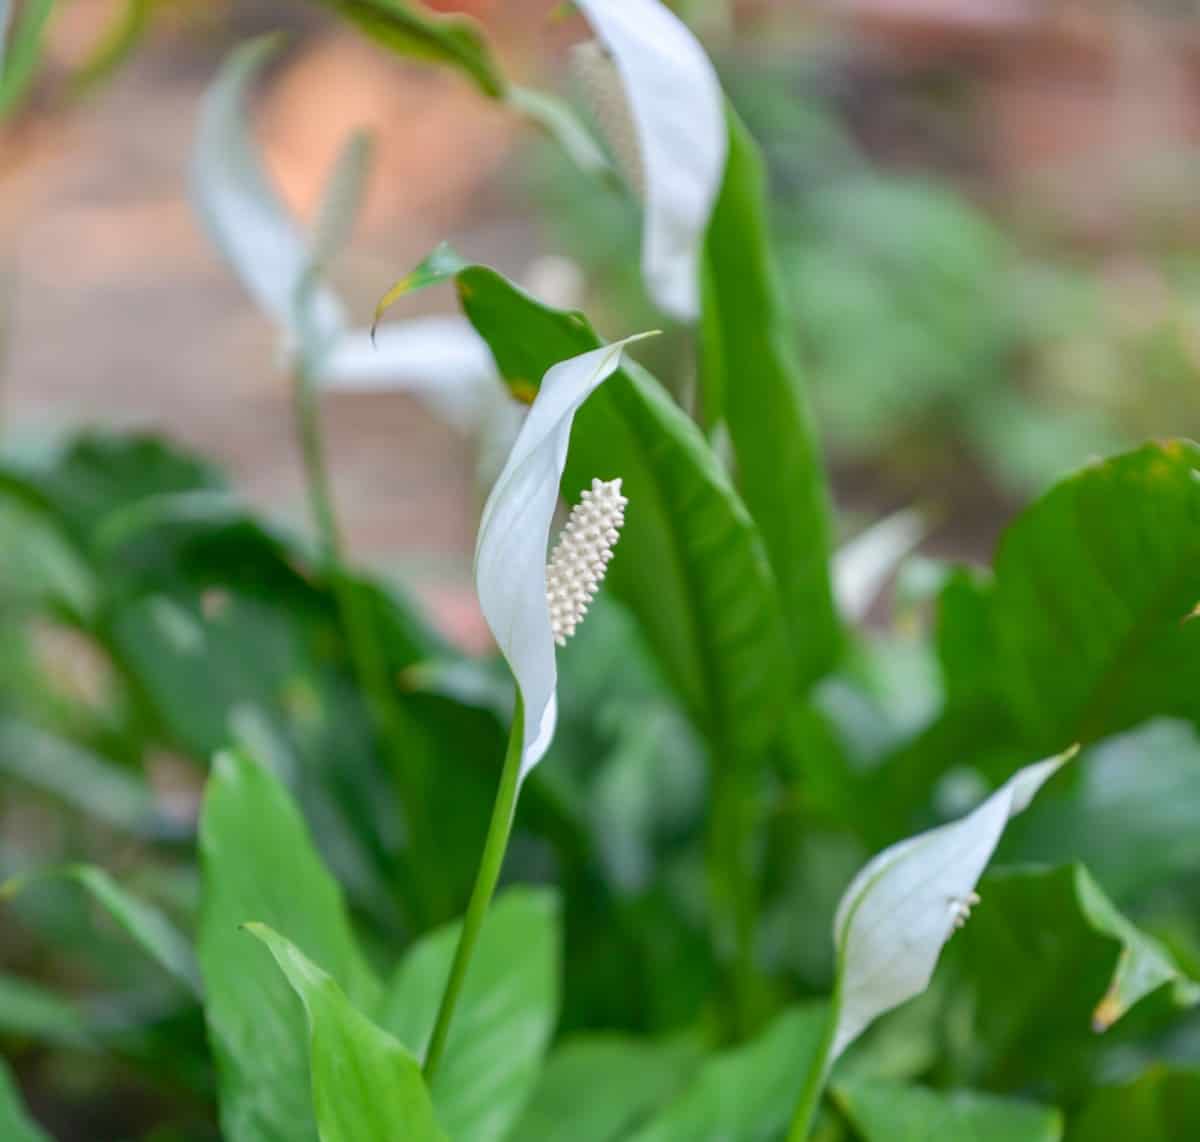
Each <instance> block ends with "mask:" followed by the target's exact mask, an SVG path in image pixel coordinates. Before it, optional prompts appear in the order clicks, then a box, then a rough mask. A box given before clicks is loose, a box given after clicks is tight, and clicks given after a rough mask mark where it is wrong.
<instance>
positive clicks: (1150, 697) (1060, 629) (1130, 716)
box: [993, 441, 1200, 748]
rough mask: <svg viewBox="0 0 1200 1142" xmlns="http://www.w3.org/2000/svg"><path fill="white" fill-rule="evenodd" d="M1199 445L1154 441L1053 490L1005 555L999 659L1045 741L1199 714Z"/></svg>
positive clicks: (1001, 555) (1000, 576)
mask: <svg viewBox="0 0 1200 1142" xmlns="http://www.w3.org/2000/svg"><path fill="white" fill-rule="evenodd" d="M1198 473H1200V446H1197V445H1195V444H1191V443H1189V442H1186V441H1173V442H1169V443H1164V444H1147V445H1145V446H1143V447H1142V448H1139V449H1137V450H1136V451H1134V452H1129V453H1126V454H1124V455H1121V456H1116V457H1114V458H1113V459H1111V460H1106V461H1104V462H1102V463H1097V464H1093V465H1090V466H1089V467H1086V468H1084V469H1083V470H1082V471H1080V472H1079V473H1077V474H1076V475H1074V476H1071V477H1070V478H1069V479H1066V480H1064V481H1063V482H1062V483H1060V484H1058V485H1057V486H1056V487H1054V488H1053V489H1052V490H1051V491H1050V492H1048V493H1047V494H1046V495H1045V496H1043V497H1042V498H1041V499H1040V500H1038V501H1037V502H1036V503H1035V504H1033V506H1032V507H1030V508H1029V509H1027V510H1026V511H1025V512H1023V513H1022V514H1021V515H1020V516H1019V517H1018V519H1017V520H1016V522H1015V523H1014V524H1013V525H1012V526H1011V527H1010V528H1009V529H1008V531H1007V532H1006V533H1005V535H1004V537H1003V539H1002V540H1001V543H1000V548H999V552H998V554H997V556H996V583H995V596H994V605H993V622H994V624H995V632H996V639H997V647H998V652H999V661H998V666H999V668H1000V670H1001V676H1002V678H1003V679H1004V682H1005V684H1006V687H1007V693H1008V696H1009V699H1010V701H1011V703H1012V706H1013V709H1014V711H1015V712H1016V714H1017V716H1018V718H1019V719H1020V722H1021V725H1022V727H1023V728H1024V730H1025V732H1026V734H1027V735H1028V737H1029V739H1030V741H1031V742H1033V743H1034V745H1035V748H1042V747H1043V746H1044V745H1045V744H1047V743H1049V742H1051V741H1061V740H1078V741H1083V742H1085V743H1086V742H1089V741H1094V740H1096V739H1097V738H1100V737H1103V736H1105V735H1107V734H1109V733H1114V732H1116V731H1119V730H1122V729H1126V728H1128V727H1129V726H1131V725H1134V724H1136V723H1137V722H1139V721H1142V720H1144V719H1145V718H1147V717H1152V716H1155V715H1168V716H1172V715H1173V716H1180V717H1191V718H1196V717H1198V716H1200V687H1197V686H1196V685H1195V684H1194V683H1195V679H1196V678H1197V677H1198V676H1200V622H1198V621H1196V620H1194V619H1192V618H1189V616H1190V615H1191V614H1192V612H1193V611H1194V609H1195V608H1196V606H1197V604H1198V603H1200V475H1198Z"/></svg>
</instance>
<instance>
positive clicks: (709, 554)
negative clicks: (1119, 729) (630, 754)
mask: <svg viewBox="0 0 1200 1142" xmlns="http://www.w3.org/2000/svg"><path fill="white" fill-rule="evenodd" d="M457 283H458V290H459V296H460V298H461V300H462V304H463V307H464V309H465V310H466V312H467V316H468V317H470V319H471V321H472V322H473V324H474V325H475V328H476V329H478V330H479V332H480V334H482V336H483V337H484V339H485V340H486V341H487V342H488V344H489V346H490V347H491V350H492V353H493V355H494V356H495V358H496V363H497V365H498V366H499V368H500V372H501V374H502V375H503V376H504V378H505V380H506V381H507V382H508V384H509V386H510V387H511V388H512V389H513V391H514V392H516V393H518V394H519V393H521V392H523V391H529V390H530V389H531V388H533V387H534V386H536V384H537V383H538V381H539V379H540V378H541V377H542V376H543V374H544V373H545V372H546V369H547V368H549V366H550V365H552V364H554V363H555V362H557V361H560V360H564V359H566V358H568V357H572V356H575V355H576V354H578V353H581V352H586V351H587V350H589V349H593V348H595V347H596V346H597V345H599V344H600V341H599V339H598V338H597V336H596V334H595V333H594V332H593V331H592V329H591V328H590V326H588V324H587V322H586V321H585V320H584V319H583V318H582V317H581V316H580V315H579V314H573V313H568V312H566V311H562V310H555V309H552V308H550V307H548V306H545V305H542V304H541V303H540V302H538V301H535V300H534V299H533V298H531V297H530V296H528V295H527V294H524V293H522V292H521V291H520V290H518V289H517V288H516V287H514V286H513V285H511V283H509V282H507V281H506V280H505V279H504V278H502V277H501V276H500V275H499V274H497V273H495V272H494V271H492V270H489V269H485V268H483V267H478V266H476V267H472V268H470V269H468V270H464V271H462V272H461V273H459V274H458V275H457ZM616 476H619V477H621V479H622V481H623V489H622V490H623V491H624V493H625V495H626V496H627V497H628V499H629V507H628V508H627V510H626V513H625V526H624V529H623V530H622V536H621V550H620V556H619V558H616V559H614V560H613V563H612V568H611V570H610V571H609V575H608V579H607V580H606V588H605V589H606V590H608V589H611V590H612V591H613V592H614V593H615V594H616V595H617V597H619V598H620V599H622V600H623V601H624V602H625V603H626V604H627V605H628V606H629V607H630V609H631V610H632V611H633V612H634V614H635V615H636V616H637V618H638V621H639V622H640V624H641V625H642V627H643V630H644V631H645V633H646V637H647V639H648V641H649V642H650V644H651V645H652V647H653V648H654V650H655V652H656V654H657V655H658V656H659V658H660V660H661V662H662V664H663V668H664V671H665V673H666V675H667V677H668V678H669V679H670V680H671V682H672V684H673V685H674V686H675V687H676V689H677V690H678V691H679V693H680V695H681V696H682V698H683V700H684V702H685V704H686V706H687V707H688V710H689V712H690V713H691V716H692V717H693V718H694V719H695V721H696V724H697V725H698V726H699V727H700V728H701V730H702V732H704V733H705V735H706V736H707V737H708V738H709V740H710V741H713V742H719V743H721V745H720V746H719V747H718V748H719V749H720V750H721V751H722V753H723V755H724V756H723V761H724V762H725V763H726V764H729V765H734V764H740V763H745V762H748V761H752V760H753V759H754V758H755V757H757V756H758V755H759V754H760V753H761V751H762V749H763V748H764V747H765V746H766V744H767V743H768V742H769V741H770V739H771V738H772V736H773V735H774V732H775V726H774V723H775V718H776V716H777V714H778V711H779V710H780V708H781V706H782V704H783V702H785V701H786V698H787V693H788V688H789V674H790V658H789V651H788V646H787V644H786V642H785V640H784V633H783V631H782V629H781V621H780V612H779V599H778V592H777V589H776V585H775V583H774V581H773V578H772V576H771V573H770V568H769V567H768V566H767V563H766V559H765V556H764V552H763V548H762V543H761V540H760V539H759V535H758V531H757V529H756V528H755V526H754V524H753V522H752V521H751V520H750V518H749V516H748V515H747V513H746V510H745V508H744V506H743V505H742V502H741V500H740V499H739V497H738V495H737V493H736V492H735V491H734V490H733V488H732V487H731V486H730V484H729V482H728V479H727V477H726V476H725V473H724V472H723V470H722V468H721V465H720V464H719V462H718V461H717V459H716V457H715V456H714V455H713V454H712V452H711V451H710V449H709V448H708V446H707V445H706V443H705V441H704V439H703V437H702V435H701V433H700V432H699V430H698V429H697V428H696V427H695V425H694V424H693V423H692V422H691V420H689V419H688V417H687V416H686V415H685V414H684V413H683V412H682V410H681V409H679V408H678V406H677V405H675V404H674V402H673V401H671V399H670V398H669V397H668V396H667V394H666V393H665V392H664V391H663V390H662V388H661V387H660V386H659V385H658V383H657V382H656V381H655V380H654V379H653V378H652V377H650V376H649V374H647V373H646V372H645V371H644V370H642V369H640V368H638V367H637V366H635V365H633V364H631V363H626V365H625V366H624V367H623V368H621V369H618V370H617V372H616V373H614V374H613V376H612V377H611V378H609V380H607V381H606V382H605V384H604V386H603V387H602V388H601V389H600V390H599V391H597V392H596V393H595V394H594V395H593V396H592V397H591V399H590V400H589V401H588V402H587V404H585V405H584V407H583V408H582V409H581V410H580V412H579V414H578V415H577V417H576V419H575V426H574V430H573V432H572V436H571V449H570V453H569V455H568V457H567V466H566V470H565V473H564V477H563V484H562V490H563V493H564V495H566V496H567V497H568V498H569V499H571V500H572V501H574V499H575V498H576V496H577V495H578V492H579V490H580V489H581V488H585V487H588V486H590V484H591V481H592V479H593V477H600V478H602V479H611V478H613V477H616ZM649 568H653V574H649V573H647V569H649Z"/></svg>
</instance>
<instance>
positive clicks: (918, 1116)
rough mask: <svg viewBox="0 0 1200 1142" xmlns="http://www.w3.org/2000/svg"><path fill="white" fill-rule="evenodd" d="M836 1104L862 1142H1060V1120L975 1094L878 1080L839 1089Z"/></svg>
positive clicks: (1044, 1110)
mask: <svg viewBox="0 0 1200 1142" xmlns="http://www.w3.org/2000/svg"><path fill="white" fill-rule="evenodd" d="M833 1094H834V1098H835V1099H836V1100H837V1102H838V1105H839V1106H841V1108H842V1110H843V1112H844V1113H845V1115H846V1117H847V1118H848V1119H849V1120H850V1122H851V1123H852V1124H853V1126H854V1129H855V1131H856V1132H857V1134H858V1136H859V1137H860V1138H861V1139H862V1142H965V1140H966V1139H970V1140H971V1142H1059V1140H1060V1139H1061V1138H1062V1130H1063V1123H1062V1115H1061V1114H1060V1113H1059V1112H1058V1111H1057V1110H1054V1109H1051V1108H1050V1107H1045V1106H1035V1105H1034V1104H1032V1103H1028V1102H1017V1101H1016V1100H1015V1099H1007V1098H997V1097H995V1096H994V1095H986V1094H977V1093H976V1092H974V1091H965V1090H964V1091H952V1092H946V1091H932V1090H927V1089H925V1088H924V1087H915V1086H906V1085H905V1084H903V1083H897V1082H885V1081H882V1080H879V1079H857V1080H852V1081H849V1082H842V1083H838V1084H836V1085H835V1086H834V1089H833Z"/></svg>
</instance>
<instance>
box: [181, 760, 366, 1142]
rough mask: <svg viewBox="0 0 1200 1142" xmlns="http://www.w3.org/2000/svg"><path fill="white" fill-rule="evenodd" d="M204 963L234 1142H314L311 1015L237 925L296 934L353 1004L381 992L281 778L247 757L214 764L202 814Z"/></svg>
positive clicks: (226, 1128)
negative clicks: (308, 1031)
mask: <svg viewBox="0 0 1200 1142" xmlns="http://www.w3.org/2000/svg"><path fill="white" fill-rule="evenodd" d="M200 860H201V867H202V872H203V897H202V905H201V914H200V933H199V954H200V966H201V970H202V971H203V974H204V983H205V987H206V989H207V993H208V999H207V1003H206V1005H205V1016H206V1018H207V1020H208V1027H209V1036H210V1038H211V1041H212V1045H213V1051H214V1053H215V1055H216V1059H217V1068H218V1074H219V1086H220V1097H221V1125H222V1130H223V1132H224V1134H225V1136H226V1137H227V1138H228V1139H229V1142H303V1140H304V1139H309V1140H311V1142H315V1139H316V1137H317V1134H316V1129H315V1126H314V1123H313V1112H312V1098H311V1093H310V1080H309V1065H308V1057H307V1050H306V1047H305V1041H306V1035H305V1031H304V1014H303V1011H302V1009H301V1006H300V1003H299V1001H298V1000H297V999H296V997H295V995H294V994H293V993H292V990H291V988H290V987H289V986H288V984H287V982H286V981H285V980H284V978H283V977H282V976H281V975H280V974H279V970H278V968H276V966H275V964H274V963H272V961H271V956H270V953H269V952H268V951H267V950H266V949H265V948H263V947H259V946H257V945H256V944H255V943H254V942H253V941H252V940H248V939H247V938H246V937H245V935H244V933H242V932H241V931H240V930H239V928H240V926H241V925H242V924H245V923H248V922H252V921H260V922H263V923H267V924H270V925H271V926H272V927H274V928H277V929H283V930H286V931H288V932H289V933H290V934H291V937H292V938H293V939H294V941H295V943H296V946H297V947H298V948H300V949H302V950H303V952H304V954H305V955H307V956H309V957H311V958H312V959H314V960H316V961H318V962H319V963H321V964H323V965H324V966H325V967H326V968H327V969H328V970H329V972H330V974H331V975H332V976H333V978H334V979H335V980H337V982H338V983H339V984H340V985H342V986H343V987H344V988H345V989H346V991H347V993H348V994H349V995H350V997H351V999H352V1000H353V1001H355V1002H362V1003H364V1004H369V1003H370V1002H371V1001H372V1000H373V997H374V994H375V992H376V990H377V984H376V983H375V981H374V980H373V979H372V978H371V976H370V973H369V971H368V969H367V967H366V965H365V964H364V962H363V960H362V958H361V956H360V955H359V952H358V949H357V947H356V946H355V943H354V937H353V935H352V933H351V931H350V924H349V921H348V919H347V916H346V911H345V907H344V905H343V903H342V898H341V894H340V892H339V891H338V887H337V885H336V884H335V883H334V881H333V880H332V878H331V877H330V876H329V874H328V873H327V872H326V871H325V868H324V866H323V865H322V864H321V862H320V860H319V858H318V857H317V855H316V853H315V852H314V850H313V847H312V842H311V841H310V839H309V837H308V833H307V830H306V829H305V826H304V822H303V821H302V820H301V818H300V815H299V814H298V813H297V811H296V809H295V807H294V806H293V805H292V803H291V801H290V800H289V798H288V795H287V793H286V792H285V790H284V789H283V787H282V785H280V783H279V782H278V780H277V779H276V778H275V777H274V776H272V775H271V774H269V773H267V772H266V770H264V769H262V768H261V767H260V766H259V765H257V764H256V763H255V762H254V761H252V760H251V759H250V758H248V757H244V756H241V755H239V754H234V753H223V754H221V755H219V756H218V757H217V759H216V761H215V762H214V765H213V771H212V776H211V777H210V779H209V783H208V789H207V791H206V794H205V800H204V811H203V815H202V817H201V821H200Z"/></svg>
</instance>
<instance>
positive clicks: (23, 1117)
mask: <svg viewBox="0 0 1200 1142" xmlns="http://www.w3.org/2000/svg"><path fill="white" fill-rule="evenodd" d="M3 28H4V24H3V21H0V38H2V36H3ZM0 1138H3V1139H4V1142H50V1135H49V1134H47V1133H46V1132H45V1131H44V1130H42V1129H41V1128H40V1127H39V1126H38V1125H37V1124H36V1123H35V1122H34V1121H33V1119H32V1118H30V1117H29V1115H28V1114H27V1113H26V1111H25V1107H24V1106H23V1105H22V1104H21V1095H20V1092H19V1091H18V1090H17V1084H16V1083H15V1082H13V1079H12V1075H11V1074H9V1070H8V1067H7V1066H6V1065H5V1063H4V1060H3V1059H0Z"/></svg>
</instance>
